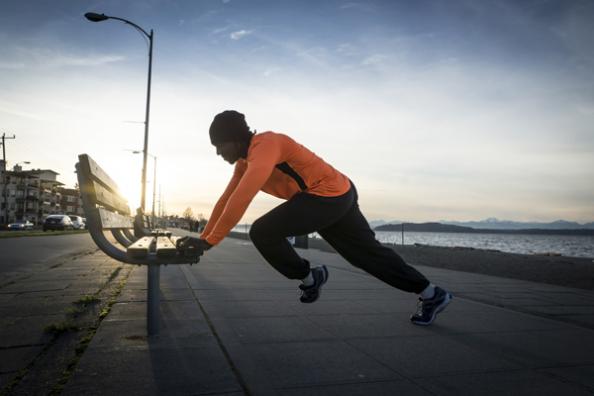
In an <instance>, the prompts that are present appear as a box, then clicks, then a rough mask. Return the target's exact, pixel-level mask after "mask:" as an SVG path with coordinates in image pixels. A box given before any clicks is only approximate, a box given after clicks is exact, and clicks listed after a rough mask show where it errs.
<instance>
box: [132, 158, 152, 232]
mask: <svg viewBox="0 0 594 396" xmlns="http://www.w3.org/2000/svg"><path fill="white" fill-rule="evenodd" d="M132 153H134V154H140V153H142V151H138V150H133V151H132ZM147 155H149V156H151V157H152V158H153V159H154V160H155V169H154V170H153V209H152V214H151V216H152V217H153V224H155V197H156V192H157V156H156V155H152V154H150V153H147Z"/></svg>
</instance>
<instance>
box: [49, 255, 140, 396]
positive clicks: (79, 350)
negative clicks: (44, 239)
mask: <svg viewBox="0 0 594 396" xmlns="http://www.w3.org/2000/svg"><path fill="white" fill-rule="evenodd" d="M121 269H122V267H118V268H117V269H116V270H114V271H113V272H112V274H111V275H112V276H111V277H110V280H112V279H113V278H115V277H116V276H117V275H118V274H119V272H120V271H121ZM130 272H131V271H128V273H127V274H126V275H124V277H123V279H121V280H120V281H119V282H118V284H117V286H115V287H114V289H113V291H112V292H111V294H110V296H109V300H108V301H107V302H106V303H105V306H104V307H103V309H102V310H101V313H100V314H99V318H98V320H97V321H96V322H95V325H94V326H92V327H89V328H88V330H87V333H86V334H85V335H84V336H83V337H82V338H81V339H80V341H79V342H78V345H77V346H76V348H75V355H74V357H73V358H72V360H70V362H69V363H68V366H67V367H66V369H65V370H64V371H62V376H61V378H60V379H59V380H58V382H57V383H56V384H55V385H54V387H53V388H52V390H51V391H50V392H49V393H48V395H49V396H57V395H60V394H61V393H62V390H63V389H64V386H65V385H66V383H67V382H68V380H69V379H70V377H71V376H72V374H73V373H74V370H76V366H77V365H78V362H79V361H80V358H81V357H82V356H83V354H84V353H85V351H86V349H87V347H88V346H89V344H90V343H91V341H92V340H93V337H94V336H95V333H97V330H98V329H99V325H100V324H101V321H102V320H103V319H104V318H105V317H106V316H107V315H108V314H109V312H110V311H111V307H112V306H113V305H114V304H115V303H116V301H117V298H118V296H119V295H120V293H121V292H122V290H123V289H124V286H126V282H127V281H128V277H129V276H130ZM84 297H88V300H92V301H94V302H96V301H95V300H94V298H95V299H96V298H97V297H96V296H84ZM84 297H82V298H81V300H82V299H84ZM97 300H99V299H97Z"/></svg>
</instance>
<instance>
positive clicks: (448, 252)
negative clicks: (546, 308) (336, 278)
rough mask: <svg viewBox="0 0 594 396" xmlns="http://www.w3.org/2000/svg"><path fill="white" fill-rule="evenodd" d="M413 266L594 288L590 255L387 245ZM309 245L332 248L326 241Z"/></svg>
mask: <svg viewBox="0 0 594 396" xmlns="http://www.w3.org/2000/svg"><path fill="white" fill-rule="evenodd" d="M386 246H388V247H390V248H392V249H394V250H395V251H396V252H397V253H398V254H399V255H401V256H402V257H403V258H404V259H405V260H406V261H407V262H408V263H410V264H412V265H426V266H431V267H438V268H446V269H452V270H457V271H465V272H472V273H479V274H486V275H495V276H501V277H506V278H512V279H521V280H528V281H533V282H541V283H548V284H552V285H559V286H567V287H575V288H579V289H586V290H594V260H592V259H589V258H577V257H564V256H544V255H527V254H513V253H504V252H500V251H494V250H480V249H473V248H465V247H438V246H426V245H386ZM309 247H310V248H315V249H320V250H324V251H333V249H332V247H330V246H329V245H328V244H327V243H326V242H325V241H323V240H320V239H310V241H309Z"/></svg>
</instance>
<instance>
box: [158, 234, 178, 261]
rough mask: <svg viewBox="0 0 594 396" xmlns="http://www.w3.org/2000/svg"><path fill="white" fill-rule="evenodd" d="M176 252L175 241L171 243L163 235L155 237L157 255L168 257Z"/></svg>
mask: <svg viewBox="0 0 594 396" xmlns="http://www.w3.org/2000/svg"><path fill="white" fill-rule="evenodd" d="M176 254H177V249H176V248H175V243H172V242H171V240H170V239H169V238H167V237H165V236H159V237H157V256H159V257H164V256H167V257H170V256H175V255H176Z"/></svg>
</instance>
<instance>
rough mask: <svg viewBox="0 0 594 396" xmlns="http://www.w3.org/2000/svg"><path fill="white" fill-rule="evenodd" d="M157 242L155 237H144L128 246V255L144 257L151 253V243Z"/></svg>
mask: <svg viewBox="0 0 594 396" xmlns="http://www.w3.org/2000/svg"><path fill="white" fill-rule="evenodd" d="M153 243H155V238H154V237H142V238H140V239H139V240H137V241H136V242H134V243H133V244H132V245H130V246H128V249H127V253H128V256H130V257H133V258H142V257H146V256H148V254H149V251H150V249H151V245H152V244H153Z"/></svg>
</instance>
